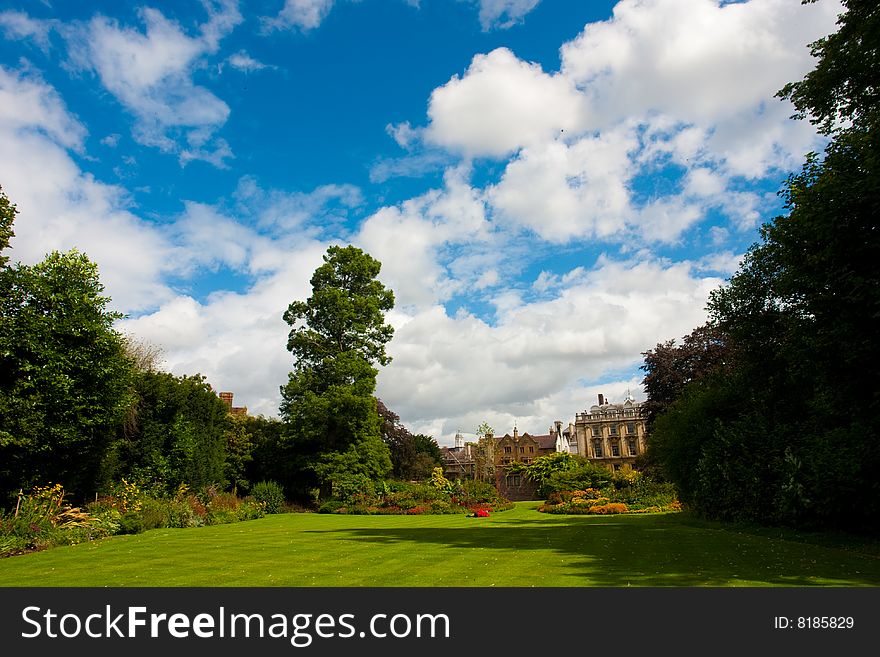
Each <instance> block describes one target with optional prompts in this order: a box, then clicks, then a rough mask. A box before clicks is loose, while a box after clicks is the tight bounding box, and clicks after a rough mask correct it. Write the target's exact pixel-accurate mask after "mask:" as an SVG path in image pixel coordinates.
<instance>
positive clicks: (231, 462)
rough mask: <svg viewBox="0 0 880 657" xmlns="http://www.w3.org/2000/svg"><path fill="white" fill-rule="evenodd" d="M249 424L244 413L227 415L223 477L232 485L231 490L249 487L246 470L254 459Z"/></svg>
mask: <svg viewBox="0 0 880 657" xmlns="http://www.w3.org/2000/svg"><path fill="white" fill-rule="evenodd" d="M249 425H250V422H249V421H248V417H247V416H246V415H229V417H227V418H226V430H225V432H224V436H225V438H226V449H225V454H224V457H225V458H224V459H223V479H224V480H225V481H226V482H228V484H229V485H231V486H232V491H233V492H238V489H239V488H241V489H242V490H245V491H247V490H249V489H250V480H249V479H248V477H247V471H248V465H249V464H250V463H251V461H253V460H254V457H253V451H254V443H253V437H252V435H251V433H250V431H249V430H248V429H249Z"/></svg>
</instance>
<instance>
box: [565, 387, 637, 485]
mask: <svg viewBox="0 0 880 657" xmlns="http://www.w3.org/2000/svg"><path fill="white" fill-rule="evenodd" d="M598 401H599V403H598V404H594V405H593V406H591V407H590V410H589V411H584V412H583V413H577V414H576V415H575V423H574V441H573V442H575V443H576V444H577V453H578V454H583V455H586V456H587V458H589V459H590V461H592V462H593V463H597V464H599V465H603V466H605V467H607V468H609V469H610V470H627V469H631V468H632V467H633V463H634V462H635V460H636V457H637V456H639V455H640V454H643V453H644V452H645V448H646V445H645V417H646V412H645V408H644V403H643V402H637V401H635V400H634V399H633V397H632V395H630V394H627V396H626V400H625V401H624V402H623V403H622V404H611V403H609V402H608V400H607V399H605V396H604V395H601V394H600V395H599V400H598ZM572 451H573V452H574V451H575V450H574V449H573V450H572Z"/></svg>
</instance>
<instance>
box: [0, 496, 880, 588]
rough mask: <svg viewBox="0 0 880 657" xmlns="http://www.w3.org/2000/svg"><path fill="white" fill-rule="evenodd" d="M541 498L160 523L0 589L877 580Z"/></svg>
mask: <svg viewBox="0 0 880 657" xmlns="http://www.w3.org/2000/svg"><path fill="white" fill-rule="evenodd" d="M535 506H536V504H535V503H520V504H518V505H517V507H516V508H515V509H513V510H511V511H506V512H503V513H498V514H493V515H492V517H490V518H467V517H465V516H463V515H459V516H337V515H318V514H285V515H275V516H268V517H266V518H263V519H261V520H254V521H250V522H244V523H237V524H232V525H221V526H215V527H201V528H197V529H161V530H153V531H149V532H146V533H144V534H139V535H136V536H117V537H113V538H109V539H104V540H101V541H96V542H93V543H85V544H82V545H76V546H71V547H62V548H55V549H52V550H47V551H44V552H38V553H34V554H28V555H22V556H17V557H12V558H8V559H0V586H295V587H307V586H481V587H489V586H615V587H616V586H813V585H816V586H878V585H880V558H878V556H877V553H876V552H865V551H857V550H854V549H841V548H839V547H831V546H828V545H817V544H816V541H815V540H809V539H808V541H805V540H803V539H802V537H800V536H799V535H796V534H794V533H791V532H787V533H786V532H779V531H775V532H771V531H760V530H759V531H751V532H746V531H741V530H737V529H734V528H730V527H725V526H724V525H720V524H715V523H707V522H702V521H699V520H696V519H694V518H691V517H689V516H687V515H685V514H661V515H625V516H606V517H602V516H590V517H586V516H551V515H546V514H540V513H538V512H537V511H536V510H535ZM858 547H860V548H863V547H864V546H858ZM872 547H873V546H872Z"/></svg>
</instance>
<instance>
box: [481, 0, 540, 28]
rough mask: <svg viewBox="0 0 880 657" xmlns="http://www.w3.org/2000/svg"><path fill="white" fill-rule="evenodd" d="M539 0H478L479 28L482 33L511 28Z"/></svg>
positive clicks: (535, 5) (520, 20)
mask: <svg viewBox="0 0 880 657" xmlns="http://www.w3.org/2000/svg"><path fill="white" fill-rule="evenodd" d="M539 2H541V0H479V4H480V26H481V27H482V28H483V31H484V32H488V31H489V30H491V29H494V28H497V29H507V28H509V27H513V26H514V25H516V24H517V23H520V22H522V19H523V18H524V17H525V15H526V14H528V13H529V12H530V11H532V9H534V8H535V7H537V6H538V3H539Z"/></svg>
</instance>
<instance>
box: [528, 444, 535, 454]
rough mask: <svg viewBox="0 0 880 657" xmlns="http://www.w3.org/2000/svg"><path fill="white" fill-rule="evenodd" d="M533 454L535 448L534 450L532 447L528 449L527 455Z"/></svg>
mask: <svg viewBox="0 0 880 657" xmlns="http://www.w3.org/2000/svg"><path fill="white" fill-rule="evenodd" d="M534 453H535V448H534V446H532V447H529V454H534Z"/></svg>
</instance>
